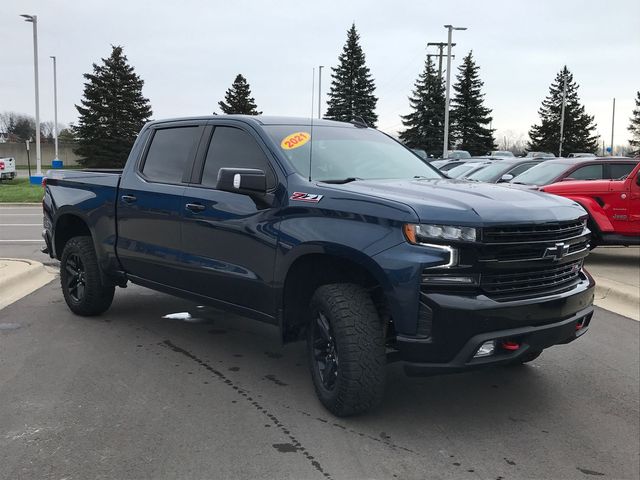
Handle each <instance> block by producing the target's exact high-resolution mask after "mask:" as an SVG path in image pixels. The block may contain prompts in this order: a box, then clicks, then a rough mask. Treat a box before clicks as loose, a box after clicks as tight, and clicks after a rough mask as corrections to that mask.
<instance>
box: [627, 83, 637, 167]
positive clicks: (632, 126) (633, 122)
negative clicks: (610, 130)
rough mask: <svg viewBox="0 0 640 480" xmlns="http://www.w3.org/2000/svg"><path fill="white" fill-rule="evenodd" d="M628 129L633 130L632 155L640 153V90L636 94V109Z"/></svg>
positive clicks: (630, 141) (630, 143) (630, 142)
mask: <svg viewBox="0 0 640 480" xmlns="http://www.w3.org/2000/svg"><path fill="white" fill-rule="evenodd" d="M628 130H629V131H630V132H631V140H629V145H631V149H632V152H631V155H640V91H639V92H638V94H637V96H636V109H635V110H634V111H633V117H631V123H630V124H629V129H628Z"/></svg>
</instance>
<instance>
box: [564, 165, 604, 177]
mask: <svg viewBox="0 0 640 480" xmlns="http://www.w3.org/2000/svg"><path fill="white" fill-rule="evenodd" d="M602 177H603V173H602V164H598V163H597V164H595V165H585V166H584V167H580V168H578V169H577V170H574V171H573V172H572V173H570V174H569V175H567V178H574V179H576V180H602Z"/></svg>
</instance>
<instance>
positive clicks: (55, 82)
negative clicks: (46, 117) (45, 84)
mask: <svg viewBox="0 0 640 480" xmlns="http://www.w3.org/2000/svg"><path fill="white" fill-rule="evenodd" d="M50 58H51V59H52V60H53V141H54V144H55V151H56V154H55V156H54V158H53V161H54V162H55V161H58V160H59V158H58V75H57V72H56V57H55V56H53V55H52V56H50Z"/></svg>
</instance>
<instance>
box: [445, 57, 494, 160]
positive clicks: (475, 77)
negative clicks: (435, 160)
mask: <svg viewBox="0 0 640 480" xmlns="http://www.w3.org/2000/svg"><path fill="white" fill-rule="evenodd" d="M479 72H480V67H478V66H477V65H476V63H475V61H474V60H473V51H471V52H469V54H468V55H467V56H466V57H464V60H463V61H462V64H461V65H460V66H459V67H458V74H457V75H456V83H455V84H454V85H453V91H454V97H453V99H452V101H451V143H454V144H455V145H456V148H458V149H460V150H467V151H468V152H469V153H471V155H484V154H486V153H487V152H488V151H490V150H493V149H494V148H495V143H496V142H495V140H494V138H493V132H494V130H493V129H491V128H490V125H491V121H492V120H493V118H492V117H491V109H490V108H487V107H485V106H484V93H481V92H480V90H481V88H482V86H483V85H484V82H483V81H482V80H480V77H479Z"/></svg>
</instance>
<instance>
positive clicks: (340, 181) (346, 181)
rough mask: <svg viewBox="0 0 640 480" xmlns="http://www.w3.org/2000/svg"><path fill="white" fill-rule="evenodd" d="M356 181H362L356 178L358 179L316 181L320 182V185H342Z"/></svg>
mask: <svg viewBox="0 0 640 480" xmlns="http://www.w3.org/2000/svg"><path fill="white" fill-rule="evenodd" d="M357 180H362V179H361V178H358V177H347V178H340V179H337V180H318V181H319V182H322V183H339V184H343V183H351V182H355V181H357Z"/></svg>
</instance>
